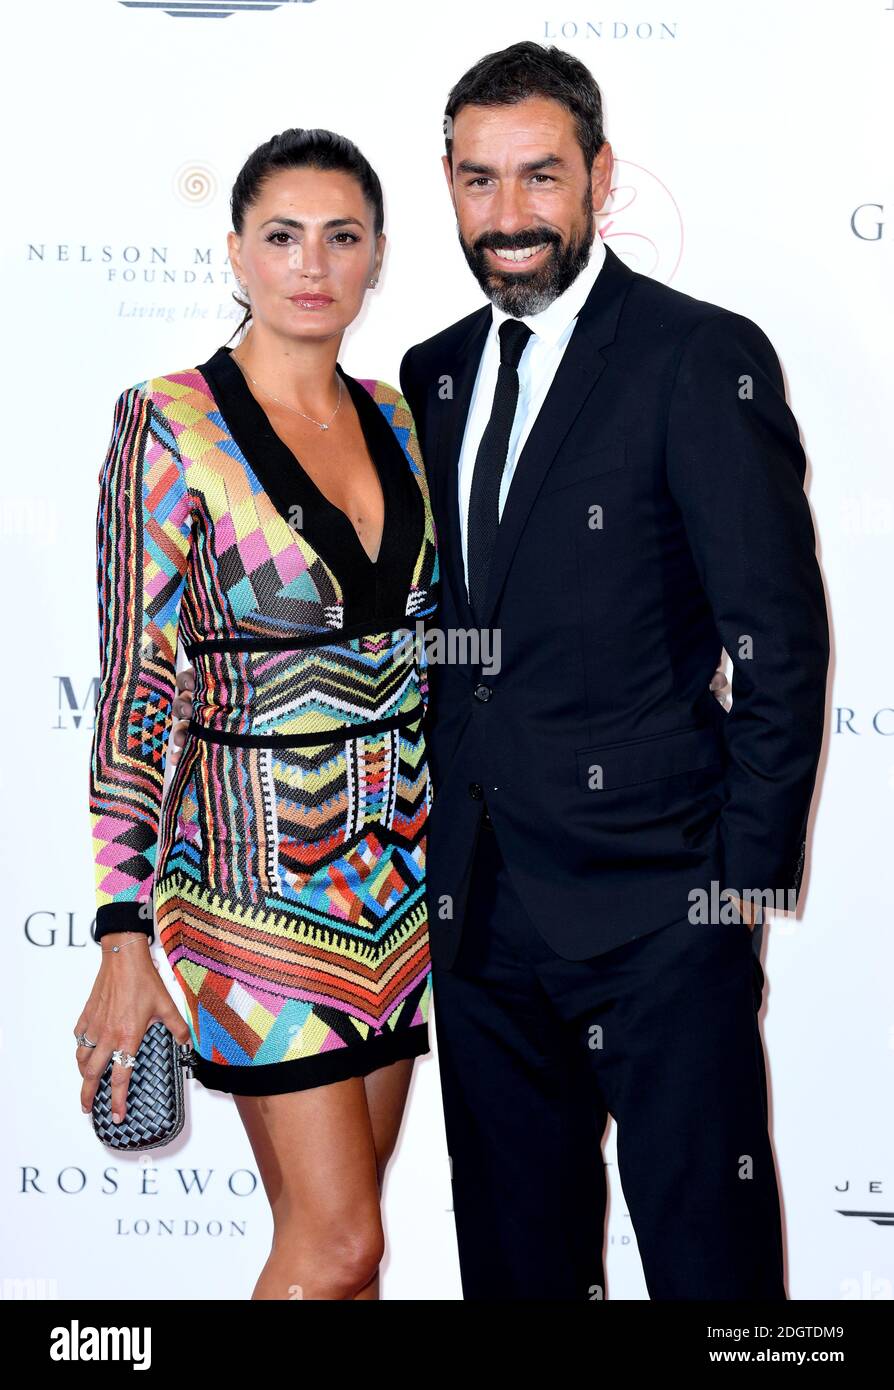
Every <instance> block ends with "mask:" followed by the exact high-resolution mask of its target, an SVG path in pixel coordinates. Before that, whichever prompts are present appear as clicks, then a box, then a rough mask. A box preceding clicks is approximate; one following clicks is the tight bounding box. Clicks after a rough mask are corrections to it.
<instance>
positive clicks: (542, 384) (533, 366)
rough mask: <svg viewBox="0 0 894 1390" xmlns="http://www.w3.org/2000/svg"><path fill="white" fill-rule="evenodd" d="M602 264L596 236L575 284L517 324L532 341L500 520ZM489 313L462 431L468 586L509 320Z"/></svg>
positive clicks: (524, 358)
mask: <svg viewBox="0 0 894 1390" xmlns="http://www.w3.org/2000/svg"><path fill="white" fill-rule="evenodd" d="M604 260H605V246H604V244H603V241H602V237H601V236H600V235H599V233H598V232H597V233H596V235H595V236H594V237H593V245H592V248H591V250H590V258H589V260H588V261H587V264H586V265H585V266H584V268H583V270H582V271H581V272H580V274H579V275H578V277H577V279H576V280H574V281H573V282H572V283H571V284H570V285H569V286H568V288H567V290H565V291H564V293H563V294H560V295H559V296H558V298H557V299H554V300H553V302H552V304H548V305H547V307H546V308H545V309H541V311H540V313H539V314H525V315H524V316H523V317H522V319H521V322H522V323H526V324H527V325H528V327H529V328H530V329H531V337H530V338H529V339H528V341H527V343H526V344H525V350H524V352H523V353H522V355H521V361H520V362H519V364H518V384H519V390H518V404H517V406H516V408H515V418H514V420H513V422H512V433H511V435H510V436H509V452H508V455H507V458H506V467H505V468H504V470H503V477H502V479H501V481H500V496H499V500H498V503H497V510H498V515H499V516H501V517H502V515H503V508H504V506H505V505H506V497H507V495H508V493H509V486H510V484H511V482H512V478H513V475H514V473H515V465H516V463H517V461H518V457H519V455H520V454H521V451H522V449H523V448H524V445H525V440H526V439H527V437H528V435H529V433H530V431H531V426H532V425H533V423H534V421H535V420H536V419H537V413H538V411H539V410H540V407H541V405H542V404H543V402H544V400H545V399H546V395H547V392H548V391H549V388H550V386H551V385H552V382H553V377H554V376H555V374H556V369H557V367H558V365H559V363H560V362H561V360H562V354H563V353H564V351H565V348H566V347H567V346H568V340H569V338H570V337H571V334H572V332H573V331H574V325H575V324H576V323H577V316H578V314H579V313H580V311H581V308H582V307H583V303H584V300H585V299H586V298H587V295H588V294H589V293H590V290H591V289H592V288H593V285H594V283H595V280H596V276H597V275H598V274H599V272H600V270H601V269H602V264H603V261H604ZM491 312H492V315H493V319H492V322H491V326H490V329H489V331H488V335H487V338H486V340H485V344H484V350H483V351H482V353H481V360H480V362H479V363H478V375H477V377H476V378H475V385H474V388H473V390H472V399H471V402H470V404H469V413H468V416H467V417H466V430H465V434H464V435H463V442H462V449H461V451H460V456H459V522H460V531H461V534H462V550H463V569H464V571H465V574H466V586H467V587H468V582H469V581H468V545H467V534H468V517H469V496H470V494H471V491H472V473H473V470H474V468H475V459H476V456H477V454H478V446H479V445H480V443H481V436H482V435H483V434H484V430H485V426H486V425H487V422H488V420H489V419H490V412H491V408H492V406H493V401H494V391H495V390H496V387H497V369H498V368H499V365H500V340H499V338H498V337H497V334H498V332H499V329H500V324H501V323H503V321H504V320H505V319H508V318H511V317H512V315H510V314H506V313H504V312H503V310H502V309H498V308H497V306H496V305H495V304H492V305H491Z"/></svg>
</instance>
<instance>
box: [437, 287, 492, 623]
mask: <svg viewBox="0 0 894 1390" xmlns="http://www.w3.org/2000/svg"><path fill="white" fill-rule="evenodd" d="M490 325H491V310H490V306H489V305H488V306H487V307H485V308H483V309H482V310H481V313H480V314H479V315H478V316H476V319H475V321H474V322H473V324H472V326H471V328H470V330H469V332H468V333H467V335H466V336H465V338H463V340H462V341H461V342H460V344H459V346H458V348H457V349H456V354H455V357H454V362H453V370H452V372H451V376H452V381H453V397H452V400H449V401H442V402H440V411H439V418H440V428H439V431H438V442H437V454H436V458H437V464H436V468H437V485H438V489H439V508H438V511H439V514H440V516H441V518H442V519H443V520H444V521H445V522H446V526H447V538H446V545H445V547H444V550H445V551H446V554H445V556H444V570H445V574H446V576H447V579H448V582H449V583H450V586H451V588H452V590H453V595H454V601H455V603H456V611H457V612H458V613H459V614H461V615H462V626H463V627H465V628H472V627H474V626H475V619H474V617H473V615H472V609H471V606H470V604H469V594H468V590H467V588H466V576H465V571H464V568H463V552H462V533H461V531H460V518H459V456H460V450H461V449H462V442H463V435H464V434H465V429H466V420H467V419H468V415H469V405H470V403H471V399H472V388H473V387H474V385H475V378H476V376H477V375H478V364H479V362H480V361H481V354H482V352H483V351H484V343H485V339H486V338H487V334H488V330H489V328H490Z"/></svg>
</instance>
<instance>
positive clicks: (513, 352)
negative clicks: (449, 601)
mask: <svg viewBox="0 0 894 1390" xmlns="http://www.w3.org/2000/svg"><path fill="white" fill-rule="evenodd" d="M530 336H531V329H530V328H529V327H528V325H527V324H526V323H522V322H521V320H520V319H504V321H503V322H502V323H501V324H500V333H499V337H500V368H499V371H498V373H497V385H496V389H495V391H494V401H493V405H492V406H491V412H490V419H489V420H488V422H487V425H486V426H485V430H484V434H483V435H482V436H481V443H480V444H479V446H478V453H477V455H476V458H475V471H474V473H473V474H472V489H471V492H470V495H469V521H468V530H467V536H466V548H467V552H468V557H467V566H468V578H469V602H470V603H471V605H472V612H473V614H474V615H475V621H476V622H480V621H481V618H482V617H483V613H484V598H485V593H486V589H487V575H488V571H489V569H490V559H491V555H492V553H493V548H494V541H495V540H496V537H497V530H498V528H499V524H500V515H499V500H500V482H501V480H502V477H503V469H504V468H505V467H506V455H507V453H508V451H509V438H510V436H511V434H512V422H513V420H514V419H515V408H516V406H517V405H518V364H519V362H520V361H521V355H522V353H523V352H524V350H525V344H526V342H527V341H528V339H529V338H530Z"/></svg>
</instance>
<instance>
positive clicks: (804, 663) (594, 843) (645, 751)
mask: <svg viewBox="0 0 894 1390" xmlns="http://www.w3.org/2000/svg"><path fill="white" fill-rule="evenodd" d="M490 322H491V309H490V305H485V306H484V307H483V308H481V309H479V310H477V311H476V312H475V313H473V314H470V315H468V317H467V318H464V319H461V320H460V321H459V322H458V323H455V324H453V325H452V326H451V327H449V328H447V329H445V330H444V331H443V332H442V333H438V334H436V335H435V336H434V337H433V338H429V339H428V340H427V341H426V342H423V343H419V344H417V345H416V346H415V347H412V348H410V350H409V351H408V352H407V353H406V355H405V356H404V359H403V362H402V363H401V371H400V381H401V390H402V392H403V394H404V396H405V397H406V400H407V403H408V405H409V407H410V410H411V412H412V414H413V416H414V419H415V423H416V428H417V431H418V435H419V441H420V445H421V449H422V455H423V459H424V462H425V464H426V468H427V473H428V480H429V486H430V489H431V492H432V499H433V506H434V518H435V525H436V528H437V538H438V544H439V549H440V568H441V575H442V580H441V607H440V615H439V617H437V618H436V619H435V622H436V623H437V624H438V625H439V626H440V628H441V629H443V630H444V631H445V632H449V631H450V630H451V629H453V630H462V629H472V628H474V621H473V617H472V614H471V611H470V608H469V603H468V597H467V592H466V586H465V580H464V575H463V566H462V555H461V550H460V531H459V505H458V500H457V469H458V460H459V451H460V445H461V441H462V437H463V431H464V428H465V422H466V417H467V414H468V408H469V400H470V396H471V391H472V386H473V383H474V380H475V374H476V371H477V367H478V363H479V359H480V356H481V352H482V348H483V345H484V340H485V337H486V334H487V331H488V327H489V324H490ZM804 472H805V458H804V453H803V451H802V448H801V444H800V441H799V435H798V427H797V424H796V421H795V419H794V417H793V415H792V413H791V411H790V410H789V407H788V405H787V404H786V400H785V388H784V384H783V378H782V373H781V370H780V367H779V362H778V359H777V356H776V353H775V351H774V349H773V347H772V345H771V343H770V342H769V340H768V339H767V337H766V336H765V334H764V333H763V332H762V331H761V329H760V328H758V327H757V325H756V324H754V323H752V322H751V320H750V319H747V318H744V317H742V316H741V315H740V314H736V313H732V312H730V311H728V310H726V309H723V308H719V307H718V306H717V305H714V304H709V303H707V302H705V301H703V300H698V299H694V298H692V297H691V296H689V295H686V294H682V293H681V292H680V291H678V290H673V289H670V288H669V287H668V286H666V285H663V284H660V283H658V282H657V281H655V280H652V279H650V278H649V277H648V276H645V275H641V274H638V273H637V272H635V271H633V270H631V269H630V268H629V267H628V266H627V265H625V264H624V262H623V261H621V260H620V259H619V258H618V257H617V256H616V255H615V254H614V252H613V251H612V250H611V249H610V248H609V247H606V259H605V263H604V265H603V267H602V269H601V271H600V273H599V275H598V277H597V279H596V282H595V284H594V286H593V289H592V290H591V292H590V294H589V296H588V298H587V300H586V302H585V304H584V306H583V308H582V310H581V313H580V315H579V317H578V321H577V324H576V325H575V328H574V332H573V334H572V337H571V339H570V341H569V343H568V346H567V348H566V350H565V353H564V355H563V357H562V360H561V363H560V365H559V368H558V370H557V372H556V376H555V379H554V381H553V383H552V385H551V388H550V390H549V393H548V395H547V397H546V399H545V401H544V403H543V405H542V407H541V409H540V412H539V414H538V416H537V418H536V421H535V422H534V425H533V427H532V429H531V431H530V434H529V436H528V438H527V441H526V443H525V446H524V448H523V450H522V453H521V456H520V458H519V460H518V464H517V468H516V472H515V476H514V477H513V480H512V484H511V487H510V489H509V493H508V497H507V501H506V506H505V509H504V511H503V515H502V519H501V524H500V528H499V532H498V537H497V541H496V544H495V547H494V551H493V557H492V563H491V569H490V577H489V599H488V604H487V613H486V615H485V616H484V617H483V619H482V621H483V624H484V626H487V627H491V628H498V629H499V636H500V640H501V652H500V661H501V664H500V669H499V672H498V673H497V674H492V675H488V674H486V673H484V674H482V672H481V669H480V666H475V665H473V664H471V663H466V664H447V663H438V662H434V663H432V664H431V665H430V667H429V679H430V683H431V705H430V715H429V718H430V726H429V730H428V743H429V757H430V771H431V775H432V781H433V789H434V801H433V805H432V809H431V812H430V816H429V822H428V839H427V875H428V903H429V913H430V924H431V948H432V954H433V956H434V958H435V960H436V961H438V962H440V963H442V964H444V965H446V966H449V965H450V963H451V962H452V961H453V959H454V956H455V953H456V950H457V948H458V944H459V937H460V932H461V927H462V918H463V910H464V903H465V897H466V890H467V885H468V875H469V870H470V867H471V859H472V852H473V848H474V843H475V838H476V834H477V832H478V829H479V824H480V819H481V814H482V807H483V801H482V796H483V797H484V798H486V802H487V806H488V808H489V810H490V814H491V817H492V820H493V823H494V829H495V832H496V835H497V840H498V842H499V844H500V848H501V850H502V852H503V855H504V858H505V860H506V862H507V866H508V869H509V873H510V877H511V879H512V881H513V884H514V886H515V887H516V889H517V891H518V892H519V894H520V896H521V898H522V901H523V902H524V905H525V908H526V909H527V911H528V913H529V915H530V916H531V918H532V920H533V921H534V923H535V924H536V926H537V927H538V928H539V930H540V932H541V933H542V935H543V936H544V937H545V938H546V940H547V941H548V942H549V943H550V944H551V945H552V947H553V948H554V949H555V950H556V951H557V952H558V953H559V954H560V955H562V956H564V957H566V958H568V959H583V958H584V957H587V956H592V955H597V954H599V953H600V952H602V951H605V950H608V949H610V948H612V947H615V946H618V945H619V944H621V943H623V942H625V941H628V940H631V939H632V938H634V937H637V936H640V935H642V934H643V933H646V932H649V931H652V930H654V929H656V928H660V927H662V926H665V925H669V924H670V923H671V922H676V921H680V920H683V919H685V918H686V917H687V915H688V914H689V912H690V908H691V907H692V906H693V904H694V903H695V902H696V898H695V897H693V893H694V892H695V891H697V890H702V891H703V892H705V893H710V891H711V884H712V881H713V883H714V884H715V889H714V892H715V901H716V895H717V894H718V893H719V892H722V890H723V889H731V890H733V891H735V892H736V893H737V894H743V893H744V892H745V890H759V891H761V892H766V891H773V892H780V891H781V892H783V893H787V892H788V890H792V894H793V895H794V894H797V892H798V890H799V889H800V882H801V874H802V868H803V862H804V848H805V835H806V825H807V816H808V810H809V806H810V800H811V796H812V794H813V788H814V782H815V777H816V769H817V763H818V759H819V753H820V745H821V741H822V735H823V715H824V707H825V679H826V671H827V666H828V658H829V636H828V625H827V618H826V607H825V600H824V595H823V585H822V581H821V578H820V572H819V568H818V565H817V561H816V556H815V553H814V532H813V524H812V521H811V516H810V510H809V507H808V504H807V500H806V497H805V495H804V491H803V481H804ZM724 647H725V648H726V650H727V652H728V653H729V655H730V656H731V658H732V661H733V666H734V676H733V692H734V699H733V709H732V711H731V712H730V713H727V712H726V711H725V710H724V709H723V708H722V706H721V705H720V704H719V703H718V701H717V700H716V699H715V697H714V695H713V694H711V693H710V691H709V689H708V685H709V682H710V679H711V676H712V674H713V672H714V669H715V666H716V663H717V661H718V659H719V657H720V653H721V649H722V648H724ZM788 901H794V896H792V898H791V899H787V900H786V902H785V903H784V904H783V905H787V903H788ZM741 930H748V928H747V927H746V926H741Z"/></svg>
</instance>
